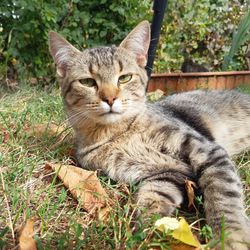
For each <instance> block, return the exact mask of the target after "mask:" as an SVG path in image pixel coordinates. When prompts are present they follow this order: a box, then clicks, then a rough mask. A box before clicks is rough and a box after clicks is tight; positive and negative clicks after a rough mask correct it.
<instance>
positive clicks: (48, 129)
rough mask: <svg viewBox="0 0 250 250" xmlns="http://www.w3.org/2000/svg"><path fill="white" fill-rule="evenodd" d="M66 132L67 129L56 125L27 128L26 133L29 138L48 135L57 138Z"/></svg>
mask: <svg viewBox="0 0 250 250" xmlns="http://www.w3.org/2000/svg"><path fill="white" fill-rule="evenodd" d="M63 131H65V127H63V126H58V125H55V124H52V123H51V124H39V125H35V126H32V127H30V128H26V129H25V132H26V134H27V135H28V136H35V137H42V136H44V135H47V136H49V137H52V136H56V135H59V134H61V133H62V132H63Z"/></svg>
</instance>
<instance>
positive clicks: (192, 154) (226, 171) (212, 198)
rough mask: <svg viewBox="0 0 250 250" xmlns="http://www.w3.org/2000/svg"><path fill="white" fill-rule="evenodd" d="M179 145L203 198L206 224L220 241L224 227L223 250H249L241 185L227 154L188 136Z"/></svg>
mask: <svg viewBox="0 0 250 250" xmlns="http://www.w3.org/2000/svg"><path fill="white" fill-rule="evenodd" d="M181 145H182V146H181V148H180V150H179V151H180V154H185V155H182V157H183V158H185V159H186V160H187V161H188V162H189V163H190V164H191V166H192V167H193V171H194V173H195V174H196V176H197V181H198V184H199V186H200V188H201V190H202V192H203V194H204V208H205V213H206V219H207V222H208V224H210V225H211V226H212V227H213V229H214V231H215V233H216V234H217V236H218V237H220V234H221V226H222V223H224V225H225V232H226V233H228V237H227V239H226V248H225V249H230V250H231V249H234V250H243V249H248V247H249V245H248V246H247V244H250V227H249V220H248V219H247V216H246V214H245V209H244V198H243V190H242V185H241V181H240V179H239V177H238V176H237V173H236V170H235V167H234V164H233V163H232V162H231V160H230V158H229V157H228V155H227V153H226V151H225V150H224V149H223V148H222V147H220V146H219V145H217V144H215V143H213V142H211V141H208V140H206V139H205V138H204V137H200V136H196V135H195V136H193V135H190V134H187V135H184V136H183V143H182V144H181ZM222 218H223V219H222ZM222 220H224V222H222Z"/></svg>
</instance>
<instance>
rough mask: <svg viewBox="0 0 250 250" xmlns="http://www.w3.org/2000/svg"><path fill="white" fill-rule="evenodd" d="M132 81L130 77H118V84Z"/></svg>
mask: <svg viewBox="0 0 250 250" xmlns="http://www.w3.org/2000/svg"><path fill="white" fill-rule="evenodd" d="M131 79H132V75H122V76H120V77H119V79H118V82H119V83H121V84H122V83H126V82H129V81H130V80H131Z"/></svg>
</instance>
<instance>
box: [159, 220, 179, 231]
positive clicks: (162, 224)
mask: <svg viewBox="0 0 250 250" xmlns="http://www.w3.org/2000/svg"><path fill="white" fill-rule="evenodd" d="M155 226H156V228H157V229H159V230H160V231H162V232H163V231H165V232H167V231H168V230H175V229H176V228H178V227H179V226H180V225H179V221H178V220H177V219H176V218H171V217H163V218H161V219H159V220H157V221H156V222H155Z"/></svg>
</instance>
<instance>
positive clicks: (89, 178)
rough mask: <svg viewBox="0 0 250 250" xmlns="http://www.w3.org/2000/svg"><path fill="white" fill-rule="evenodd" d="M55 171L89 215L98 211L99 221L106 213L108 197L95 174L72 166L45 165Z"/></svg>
mask: <svg viewBox="0 0 250 250" xmlns="http://www.w3.org/2000/svg"><path fill="white" fill-rule="evenodd" d="M46 165H47V166H50V167H51V168H52V169H53V170H55V171H56V172H57V174H58V177H59V178H60V179H61V180H62V181H63V183H64V185H65V186H66V187H67V188H68V189H69V190H70V192H71V194H72V195H73V196H74V197H75V198H76V199H77V200H78V202H79V203H80V204H81V206H82V207H83V208H84V209H85V210H86V211H87V212H89V213H93V212H95V211H96V210H97V209H100V212H99V216H100V219H102V220H103V219H104V218H105V217H106V216H107V213H108V207H107V201H108V195H107V193H106V192H105V190H104V189H103V187H102V185H101V183H100V181H99V179H98V178H97V176H96V173H95V172H93V171H87V170H84V169H82V168H78V167H75V166H72V165H60V164H50V163H48V164H46Z"/></svg>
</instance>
